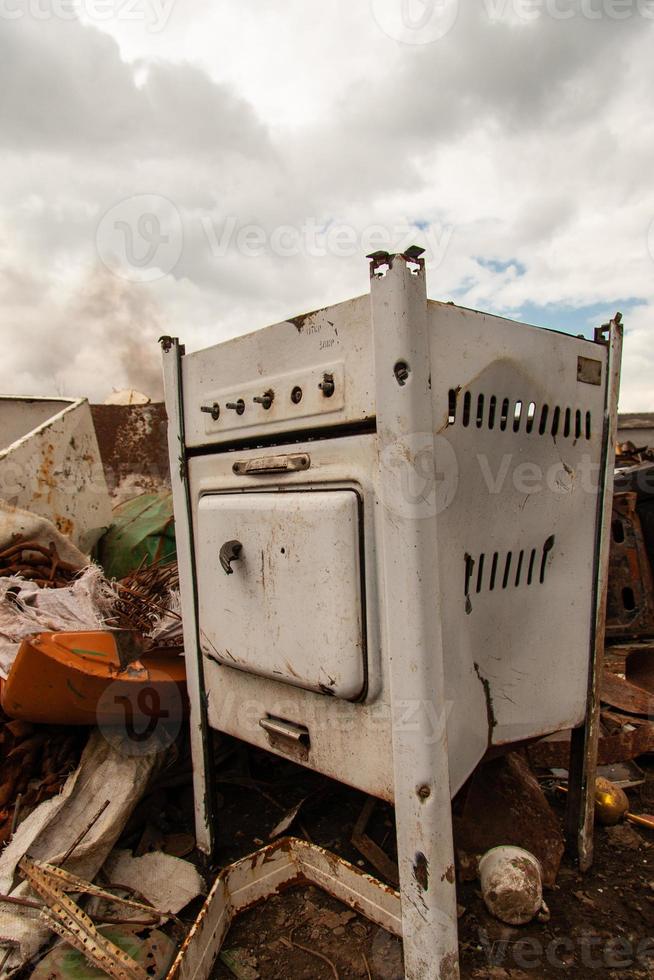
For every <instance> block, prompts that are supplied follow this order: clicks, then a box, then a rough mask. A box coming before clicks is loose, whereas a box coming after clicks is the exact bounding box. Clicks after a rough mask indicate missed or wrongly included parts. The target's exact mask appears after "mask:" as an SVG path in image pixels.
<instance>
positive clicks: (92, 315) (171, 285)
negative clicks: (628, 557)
mask: <svg viewBox="0 0 654 980" xmlns="http://www.w3.org/2000/svg"><path fill="white" fill-rule="evenodd" d="M653 43H654V0H474V2H473V0H461V2H460V4H458V3H457V2H456V0H348V2H346V0H330V2H329V3H327V4H318V3H313V2H310V0H248V2H247V3H245V4H244V3H243V2H237V0H0V144H1V150H0V178H1V179H0V326H1V336H2V339H3V345H2V349H3V356H2V358H1V359H0V390H2V391H3V392H11V393H24V394H51V393H55V392H56V393H60V394H66V395H78V394H84V395H88V396H90V397H91V398H92V399H93V400H102V399H104V398H105V397H106V396H107V394H109V393H110V392H111V390H112V389H114V388H122V387H125V386H135V387H138V388H141V389H142V390H145V391H146V392H147V393H148V394H150V395H153V396H155V397H156V396H157V395H159V394H160V381H159V349H158V347H157V345H156V338H157V337H158V336H159V335H160V334H161V333H173V334H176V335H178V336H180V337H181V338H182V339H183V340H184V341H185V342H186V344H187V347H188V348H189V349H196V348H199V347H202V346H206V345H208V344H210V343H215V342H218V341H220V340H222V339H225V338H226V337H229V336H233V335H235V334H238V333H242V332H244V331H249V330H252V329H255V328H257V327H260V326H264V325H266V324H267V323H270V322H275V321H276V320H279V319H282V318H284V317H286V316H288V315H293V314H297V313H300V312H303V311H306V310H309V309H313V308H316V307H320V306H324V305H326V304H328V303H333V302H337V301H339V300H341V299H345V298H347V297H349V296H352V295H356V294H359V293H362V292H365V291H367V289H368V271H367V263H366V262H365V259H364V255H365V253H366V251H370V249H374V248H379V247H387V248H401V247H403V246H406V245H407V244H409V243H411V242H417V243H419V244H422V245H424V246H425V247H426V249H427V262H428V289H429V295H430V296H432V297H433V298H437V299H445V300H450V299H451V300H454V301H455V302H458V303H461V304H463V305H468V306H473V307H476V308H481V309H487V310H490V311H493V312H498V313H502V314H504V315H508V316H512V317H516V318H523V319H525V320H527V321H529V322H531V323H537V324H542V325H546V326H553V327H557V328H560V329H566V330H570V331H571V332H574V333H582V332H583V333H586V334H588V335H590V332H591V331H592V328H593V327H594V326H596V325H599V324H601V323H603V322H605V321H606V320H607V319H609V318H610V316H611V315H612V314H613V313H615V311H616V310H618V309H619V310H621V311H622V312H623V314H624V320H625V326H626V345H625V360H624V371H623V388H622V398H621V407H622V409H623V410H639V409H641V410H645V409H648V410H654V229H653V228H652V221H653V219H654V179H653V171H654V167H653V162H654V156H653V151H654V118H653V114H652V91H654V57H652V51H653V47H652V46H653Z"/></svg>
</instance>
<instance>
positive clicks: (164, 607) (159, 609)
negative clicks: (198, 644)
mask: <svg viewBox="0 0 654 980" xmlns="http://www.w3.org/2000/svg"><path fill="white" fill-rule="evenodd" d="M116 588H117V590H118V593H119V598H118V601H117V602H116V606H115V614H116V618H117V620H118V625H119V626H121V627H122V628H124V629H134V630H140V632H141V633H144V634H147V633H149V632H150V630H151V629H152V627H153V626H154V624H155V622H156V621H157V619H159V617H160V616H162V615H163V614H165V615H166V616H168V617H170V618H171V620H172V619H174V620H178V621H180V620H181V616H180V615H179V614H178V613H176V612H173V611H171V610H169V608H168V605H169V602H170V592H171V590H173V589H178V588H179V572H178V570H177V562H176V561H173V562H167V563H166V564H162V563H160V562H155V563H154V564H152V565H148V566H147V567H141V568H139V569H137V570H136V571H135V572H132V573H131V574H130V575H127V576H126V577H125V578H123V579H121V580H120V581H119V582H116Z"/></svg>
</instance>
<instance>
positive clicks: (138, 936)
mask: <svg viewBox="0 0 654 980" xmlns="http://www.w3.org/2000/svg"><path fill="white" fill-rule="evenodd" d="M98 932H100V933H102V935H103V936H106V937H107V939H110V940H111V942H112V943H114V944H115V945H116V946H118V947H119V948H120V949H122V951H123V952H124V953H127V954H128V955H129V956H131V957H132V959H133V960H136V962H137V963H138V964H139V965H140V966H142V967H143V968H144V970H145V971H146V972H147V973H148V975H149V976H150V977H152V980H160V978H161V977H164V976H165V975H166V973H167V972H168V968H169V966H170V964H171V963H172V961H173V958H174V956H175V952H176V947H175V944H174V942H173V941H172V939H170V938H169V937H168V936H166V935H165V934H164V933H163V932H161V931H160V930H159V929H152V928H149V927H148V928H144V927H143V926H140V927H138V928H135V927H134V926H131V927H130V926H111V927H109V926H101V927H100V928H99V929H98ZM31 976H32V980H107V974H106V973H105V972H104V970H100V969H98V967H96V966H93V965H92V964H91V963H89V962H88V960H87V959H86V958H85V957H84V955H83V954H82V953H80V952H78V951H77V950H76V949H73V948H72V946H69V945H68V944H67V943H58V944H57V945H56V946H55V947H53V949H51V950H50V952H49V953H47V954H46V956H44V957H43V959H42V960H41V962H40V963H39V964H38V965H37V967H36V969H35V970H34V971H33V972H32V975H31Z"/></svg>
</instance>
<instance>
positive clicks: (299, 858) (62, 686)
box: [0, 445, 654, 980]
mask: <svg viewBox="0 0 654 980" xmlns="http://www.w3.org/2000/svg"><path fill="white" fill-rule="evenodd" d="M617 459H618V463H617V465H618V474H617V479H616V493H615V498H614V505H613V515H612V550H611V570H610V583H609V597H608V611H607V647H606V655H605V662H604V676H603V686H602V710H601V731H600V737H599V759H598V762H599V766H600V767H601V778H600V779H599V780H598V783H597V787H596V807H597V809H596V818H597V819H598V821H599V822H601V823H604V824H606V825H615V824H620V825H621V824H622V823H623V822H625V823H630V824H632V825H638V826H639V827H641V828H642V830H643V833H644V834H645V835H648V834H649V833H650V831H654V818H648V817H647V816H642V815H640V814H635V813H633V812H632V811H633V809H634V801H633V800H630V799H628V798H627V796H626V795H625V793H624V791H623V789H621V788H620V787H624V788H625V789H629V790H630V791H631V790H632V789H633V788H634V787H641V788H642V786H643V785H644V782H645V773H644V772H643V770H642V769H641V768H640V767H639V765H638V763H637V762H636V760H637V759H639V757H641V756H644V755H646V754H648V753H651V752H654V722H652V720H651V718H652V710H651V705H652V703H654V702H653V699H654V575H653V572H652V569H653V565H654V452H653V451H652V450H650V449H647V448H642V447H641V448H637V447H635V446H632V445H626V446H622V447H620V450H619V453H618V457H617ZM168 496H169V495H167V494H166V493H164V492H157V493H155V494H150V495H148V494H145V495H143V496H142V497H141V498H139V500H138V501H135V500H129V501H127V502H126V503H124V504H122V505H121V506H119V507H118V508H116V509H115V510H114V523H113V525H112V527H111V529H110V532H109V533H108V534H107V535H105V536H104V537H103V539H102V540H101V542H100V544H99V545H98V547H97V548H96V551H95V555H96V559H97V560H96V561H95V562H91V561H90V560H89V558H88V556H87V555H85V554H83V553H82V552H81V551H79V550H78V549H77V547H76V545H75V544H74V543H73V542H72V541H71V540H69V539H68V537H67V536H66V535H62V534H61V533H60V532H58V531H56V530H55V528H54V527H53V526H52V525H49V524H48V522H47V521H44V520H43V519H39V521H36V519H34V520H33V519H32V518H33V515H30V514H29V513H26V512H16V511H14V510H13V509H11V508H8V509H7V510H5V511H2V514H3V519H4V520H5V523H6V531H5V536H4V539H3V538H2V536H0V675H1V676H0V701H1V704H2V711H0V847H2V848H4V849H3V850H1V851H0V976H10V975H14V974H18V973H19V972H20V971H22V973H23V975H32V976H34V977H36V978H37V980H39V978H41V977H44V978H45V977H48V976H53V975H57V976H58V975H70V976H72V975H73V973H75V975H79V976H83V975H86V974H85V972H84V971H86V970H87V969H88V964H90V965H92V967H93V968H95V969H96V970H100V971H101V972H103V973H104V974H106V975H109V976H112V977H114V978H116V980H147V978H155V980H156V978H157V977H163V976H165V975H168V976H169V977H170V978H171V980H172V978H175V977H177V976H179V975H180V974H181V973H182V972H183V970H184V969H186V968H190V967H193V968H195V967H194V963H195V959H194V957H197V956H200V955H202V956H205V953H206V949H205V946H204V945H203V943H204V942H205V940H204V939H203V938H202V937H203V925H202V924H203V922H205V921H209V922H213V923H214V926H215V929H216V931H215V933H214V934H213V939H212V940H211V941H212V943H213V946H212V952H211V956H210V957H209V960H210V961H211V963H212V964H214V965H213V966H212V969H213V971H214V972H213V975H214V976H217V977H233V976H236V977H237V978H239V977H248V978H252V980H255V978H259V977H274V976H295V975H298V976H300V975H304V976H315V977H321V976H323V975H324V976H337V977H342V978H344V980H345V978H347V977H363V978H365V977H373V976H375V977H376V976H388V977H393V978H395V977H399V976H401V975H402V959H401V957H402V954H401V943H400V941H399V939H398V938H397V936H398V930H399V929H400V925H399V924H400V922H401V914H400V897H399V892H398V890H397V888H398V881H399V875H398V865H397V849H396V841H395V821H394V812H393V808H392V807H391V806H390V805H389V804H387V803H383V802H380V801H379V800H377V799H375V798H374V797H371V796H365V795H364V794H362V793H359V792H356V791H354V790H351V789H348V788H347V787H345V786H343V785H341V784H339V783H336V782H333V781H332V780H329V779H327V778H326V777H324V776H321V775H319V774H318V773H315V772H311V771H310V770H307V769H303V768H302V767H301V766H298V765H296V764H295V763H293V762H291V761H288V760H282V759H279V758H277V757H275V756H270V755H268V754H267V753H265V752H263V751H262V750H258V749H257V750H255V749H252V748H248V747H247V746H245V745H244V743H241V742H239V741H237V740H236V739H230V738H227V737H226V736H219V735H218V734H217V733H214V735H213V739H214V744H213V748H212V751H213V770H214V771H213V777H214V782H215V785H216V787H217V788H218V791H217V792H216V806H217V808H218V810H219V814H220V820H219V823H220V828H221V829H220V840H219V854H218V858H217V864H216V865H215V866H214V867H213V869H212V872H211V874H212V878H213V887H212V888H211V890H210V892H209V896H208V898H207V901H206V903H205V905H204V906H203V907H202V909H201V911H200V913H199V915H198V916H197V919H195V916H196V914H197V910H198V907H199V906H198V897H199V896H200V895H202V894H204V893H205V892H206V890H207V885H208V884H210V882H206V883H205V881H204V880H203V878H202V876H201V875H200V873H199V872H198V870H197V867H198V866H199V865H201V864H202V859H201V858H200V855H199V853H198V852H197V851H196V850H195V838H194V825H193V820H194V799H193V789H192V778H193V770H192V763H191V754H190V748H189V742H188V727H187V719H188V708H187V703H186V690H185V670H184V659H183V656H181V653H182V645H183V644H182V633H181V607H180V601H179V576H178V569H177V563H176V561H175V558H174V524H173V521H172V510H171V506H170V501H169V499H168ZM10 511H11V513H10ZM17 514H18V516H17ZM12 522H13V523H12ZM7 528H8V530H7ZM109 568H114V569H120V570H121V574H120V575H119V576H118V575H115V574H107V573H106V570H105V569H109ZM46 688H47V691H48V693H47V695H46V694H45V693H44V691H45V690H46ZM71 722H72V724H71ZM143 732H145V733H146V737H145V738H142V734H143ZM155 733H156V737H155ZM570 737H571V733H570V732H569V731H568V732H558V733H555V734H554V735H551V736H549V737H547V738H543V739H540V740H537V741H531V742H530V743H529V744H527V745H521V746H513V747H511V746H509V747H508V749H507V751H506V752H504V753H503V754H499V753H497V754H495V755H489V756H488V757H487V758H485V759H484V760H483V761H482V763H481V764H480V765H479V766H478V767H477V769H476V770H475V772H474V773H473V775H472V776H471V777H470V779H469V780H468V781H467V782H466V784H465V786H464V787H463V789H462V790H461V791H460V792H459V794H458V795H457V797H456V798H455V800H454V802H453V817H454V832H455V853H456V876H457V881H458V884H459V890H460V898H461V902H462V903H465V904H461V905H460V906H459V914H460V916H461V918H462V920H463V925H462V930H461V933H462V941H461V942H462V950H463V951H464V952H465V950H466V948H469V947H470V943H469V940H468V939H467V938H466V935H467V934H466V928H468V932H469V931H470V928H471V926H470V925H468V927H466V925H465V921H466V916H467V918H468V922H469V923H470V922H471V921H474V922H475V923H476V924H477V923H478V919H477V918H475V915H476V916H478V915H479V914H480V913H479V912H478V911H477V912H475V913H473V914H470V913H469V911H468V907H469V906H470V905H473V904H474V903H475V902H476V901H477V899H478V900H479V902H478V904H479V905H480V907H482V908H483V909H484V914H485V915H487V916H488V917H489V919H488V920H487V921H494V922H495V923H497V925H498V928H499V929H500V930H502V929H503V930H508V933H512V932H515V930H516V929H520V928H527V927H530V928H533V929H535V930H537V929H541V930H544V929H547V928H549V926H548V923H550V917H551V916H553V917H554V919H555V920H556V916H557V914H558V915H561V914H562V912H561V910H562V909H563V908H564V899H563V891H562V889H564V885H562V884H561V882H562V876H569V875H570V873H571V872H570V869H569V868H568V867H566V866H565V863H564V862H565V858H564V850H565V840H564V833H563V829H562V822H561V817H560V811H561V808H562V805H563V800H564V799H565V793H566V789H567V778H568V772H567V769H568V765H569V759H570ZM291 833H292V834H293V835H294V838H293V839H292V840H290V839H288V838H287V837H286V835H287V834H291ZM652 842H654V836H652ZM636 846H638V844H637V845H636ZM645 846H647V845H645ZM323 848H324V850H323ZM254 850H257V856H255V857H253V858H250V857H247V855H248V854H250V853H251V852H252V851H254ZM184 858H190V859H191V860H192V861H193V862H194V863H191V860H183V859H184ZM562 868H563V871H562V870H561V869H562ZM271 869H272V870H271ZM516 869H517V870H516ZM203 870H206V864H205V865H204V868H203ZM367 873H369V874H370V875H374V876H375V877H374V878H373V877H369V875H368V874H367ZM270 876H272V878H274V881H275V882H276V884H275V889H278V888H279V889H281V886H282V885H285V886H289V887H290V886H291V885H294V886H296V889H295V891H289V892H288V897H285V896H286V893H284V895H281V894H279V895H277V896H276V897H275V898H274V899H271V901H270V902H269V903H267V904H268V905H269V909H270V912H269V913H259V912H258V911H257V912H254V911H247V909H248V908H249V906H250V905H252V904H253V903H257V902H259V901H260V899H261V898H262V897H264V896H265V894H266V891H265V887H264V881H265V880H267V877H270ZM376 879H379V880H376ZM271 880H272V879H271ZM555 888H556V889H557V891H556V892H554V891H552V889H555ZM298 889H299V890H298ZM302 889H304V890H302ZM600 890H601V889H600ZM326 892H327V893H331V896H330V897H328V896H327V895H326V894H325V893H326ZM573 894H578V895H580V894H582V892H581V891H577V892H575V893H573ZM353 895H354V896H355V897H356V903H358V904H356V908H353V907H351V908H350V909H348V908H346V907H345V905H350V906H353V903H354V899H353V898H352V896H353ZM321 896H322V897H321ZM362 896H363V898H362ZM550 896H553V897H552V898H551V897H550ZM575 901H576V899H575ZM588 901H590V900H588ZM343 903H344V904H343ZM557 904H558V908H557V907H556V906H557ZM548 905H549V906H551V908H548ZM241 912H244V915H243V916H242V917H241V916H240V913H241ZM362 912H363V913H364V914H363V915H362V914H361V913H362ZM180 916H181V918H180ZM237 916H238V917H237ZM252 916H255V919H252ZM232 920H233V922H232ZM194 921H195V924H194ZM487 921H486V920H485V922H486V925H487ZM218 922H220V923H221V924H220V927H218V925H217V923H218ZM192 926H193V928H191V927H192ZM230 927H231V931H229V930H230ZM508 933H507V934H508ZM498 935H500V933H498ZM501 935H504V933H501ZM223 939H224V940H225V944H224V948H222V949H221V943H222V940H223ZM323 939H324V941H325V945H324V946H321V947H320V948H318V945H319V944H318V940H320V941H321V942H322V940H323ZM473 946H474V944H473ZM470 948H471V949H472V947H470ZM480 949H481V947H479V946H477V947H475V948H474V949H473V950H472V952H471V953H470V956H471V957H473V959H474V957H475V956H478V955H479V950H480ZM321 950H322V951H321ZM207 955H208V954H207ZM67 957H68V958H67ZM71 957H72V958H71ZM175 957H177V958H175ZM209 960H207V962H206V963H204V965H203V966H202V967H201V975H202V976H205V977H206V976H209V966H208V965H207V963H209ZM214 961H215V962H214ZM493 969H495V968H494V967H493ZM294 971H297V972H294ZM389 971H390V972H389ZM465 975H466V976H475V977H500V976H502V977H504V976H506V977H510V976H513V975H514V974H512V973H511V972H510V971H505V972H492V971H491V969H490V968H489V969H488V970H487V971H486V972H484V970H483V969H482V970H481V972H476V971H475V972H472V973H468V974H465ZM633 975H634V976H640V975H641V974H640V973H637V972H634V973H633ZM642 975H644V974H642ZM515 976H518V974H517V973H516V974H515Z"/></svg>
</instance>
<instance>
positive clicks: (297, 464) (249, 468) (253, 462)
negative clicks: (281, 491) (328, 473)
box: [232, 453, 311, 476]
mask: <svg viewBox="0 0 654 980" xmlns="http://www.w3.org/2000/svg"><path fill="white" fill-rule="evenodd" d="M310 465H311V459H310V458H309V455H308V454H307V453H294V454H293V455H291V456H257V457H256V458H255V459H242V460H239V461H238V462H236V463H234V465H233V466H232V470H233V472H234V473H235V474H236V475H237V476H266V474H267V473H293V472H297V471H298V470H308V469H309V466H310Z"/></svg>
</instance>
